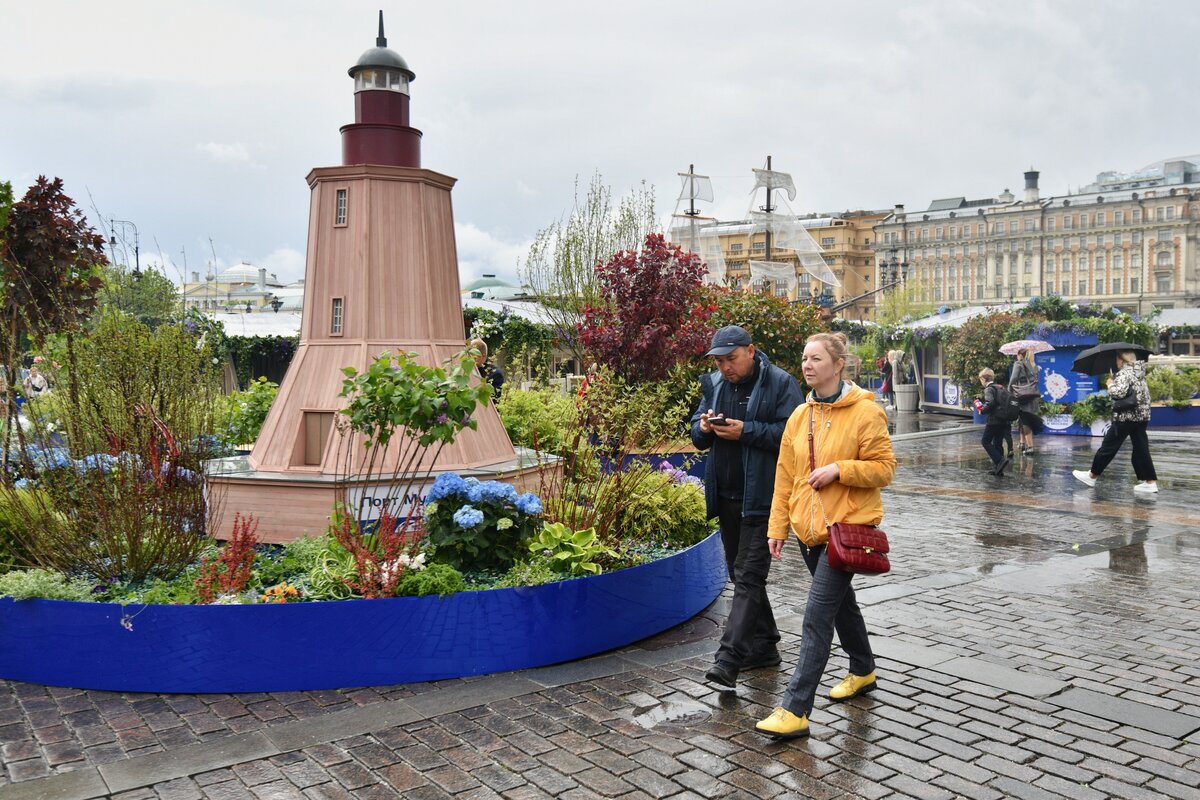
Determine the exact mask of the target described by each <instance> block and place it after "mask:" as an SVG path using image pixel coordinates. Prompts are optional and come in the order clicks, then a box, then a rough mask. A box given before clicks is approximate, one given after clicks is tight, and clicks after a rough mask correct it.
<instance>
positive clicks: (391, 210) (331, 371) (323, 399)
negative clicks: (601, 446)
mask: <svg viewBox="0 0 1200 800" xmlns="http://www.w3.org/2000/svg"><path fill="white" fill-rule="evenodd" d="M350 77H351V78H353V80H354V123H353V124H351V125H346V126H344V127H343V128H342V129H341V134H342V165H341V166H338V167H318V168H316V169H314V170H313V171H312V172H310V173H309V174H308V178H307V180H308V185H309V187H310V189H311V191H312V205H311V207H310V210H309V218H308V256H307V261H306V263H305V280H304V313H303V318H302V323H301V328H300V345H299V348H298V349H297V351H296V355H295V357H294V358H293V360H292V363H291V366H290V367H289V368H288V372H287V375H286V376H285V377H284V379H283V383H282V385H281V386H280V388H279V394H278V396H277V397H276V400H275V403H274V405H272V407H271V411H270V413H269V414H268V416H267V419H266V422H265V423H264V425H263V428H262V433H261V434H260V436H259V438H258V441H257V442H256V443H255V445H254V449H253V451H252V452H251V454H250V455H249V457H248V458H247V459H246V463H245V464H244V465H240V466H242V467H243V468H242V469H241V471H238V465H233V466H228V465H227V468H226V469H224V470H223V471H222V472H220V474H217V475H214V476H213V478H212V483H213V485H214V486H215V487H216V488H217V489H218V490H221V491H224V493H225V494H224V496H223V498H222V502H223V506H224V509H225V514H224V516H226V517H229V518H230V519H226V520H225V521H224V523H223V525H222V528H223V529H228V528H229V526H230V524H231V518H232V516H233V513H234V512H235V511H240V512H242V513H254V514H255V516H256V517H257V518H258V519H259V529H258V532H259V536H260V538H262V539H263V540H264V541H275V542H279V541H287V540H290V539H293V538H296V537H298V536H300V535H302V534H304V533H309V534H316V533H320V532H322V531H323V530H324V529H325V526H326V525H327V524H328V519H329V515H330V512H331V511H332V510H333V504H334V500H335V497H336V496H337V494H336V490H337V488H338V485H337V484H338V481H337V478H338V477H339V475H338V472H337V466H338V465H337V458H338V449H339V442H338V431H337V429H336V425H335V421H336V418H337V416H338V411H339V410H340V409H341V408H343V407H344V404H345V400H344V398H340V397H339V396H338V395H339V393H340V392H341V389H342V382H343V380H344V379H345V375H344V374H343V373H342V368H343V367H347V366H350V367H354V368H355V369H357V370H358V371H359V372H362V371H364V370H365V369H366V368H367V367H368V366H369V365H370V363H371V362H372V361H373V360H374V359H375V358H376V357H377V356H378V355H380V354H381V353H383V352H387V351H390V352H393V353H398V352H413V353H416V354H417V360H418V361H420V362H421V363H423V364H426V365H431V366H432V365H440V364H441V363H442V362H443V361H445V360H446V359H448V358H450V357H451V356H453V355H455V354H457V353H459V352H460V351H461V350H462V349H463V348H464V346H465V337H464V330H463V316H462V307H461V299H460V292H459V283H458V257H457V253H456V250H455V241H454V215H453V210H452V207H451V201H450V190H451V188H453V186H454V183H455V179H454V178H451V177H448V176H446V175H441V174H438V173H436V172H432V171H430V170H427V169H422V168H421V132H420V131H419V130H416V129H415V128H413V127H411V126H410V125H409V86H410V85H411V83H412V82H413V80H414V78H415V75H414V73H413V71H412V70H410V69H409V68H408V64H407V63H405V61H404V59H403V58H401V57H400V55H399V54H397V53H396V52H394V51H392V50H390V49H388V47H387V39H385V38H384V33H383V12H380V15H379V37H378V38H377V39H376V40H375V47H372V48H371V49H369V50H367V51H366V52H365V53H363V54H362V57H360V58H359V59H358V63H356V64H355V65H354V66H353V67H351V68H350ZM475 418H476V420H477V421H478V429H477V430H474V431H472V430H464V431H463V432H462V433H461V434H460V435H459V437H458V438H457V439H456V440H455V442H454V443H453V444H452V445H448V446H446V447H445V448H444V449H443V450H442V451H441V455H440V457H439V458H438V462H437V464H436V465H435V470H436V471H439V472H440V471H444V470H455V471H458V472H460V473H464V474H478V475H481V476H482V475H487V476H489V477H493V478H500V479H508V480H513V479H514V478H516V479H518V482H519V476H520V472H521V471H520V470H519V469H518V460H519V459H518V457H517V453H516V452H515V451H514V449H513V446H512V443H511V442H510V441H509V439H508V435H507V433H506V432H505V430H504V427H503V425H502V424H501V422H500V417H499V415H498V414H497V413H496V410H495V408H494V407H492V406H491V405H488V406H486V407H482V408H480V409H478V410H477V412H476V414H475ZM353 446H354V447H355V455H356V457H357V456H358V451H361V450H362V449H363V448H362V446H361V442H360V441H356V442H354V443H353ZM342 466H343V469H344V463H343V465H342ZM394 466H395V465H394V464H384V465H383V469H382V471H381V472H380V473H379V474H386V475H390V473H391V471H392V469H393V468H394ZM340 477H343V478H344V477H345V476H340ZM355 480H357V484H355V483H354V481H355ZM370 489H371V486H370V480H369V478H366V477H365V476H364V477H361V478H358V479H352V480H351V485H350V486H349V492H350V494H351V496H352V497H353V496H355V492H356V491H357V492H358V495H357V496H359V497H361V496H363V494H364V493H369V492H370Z"/></svg>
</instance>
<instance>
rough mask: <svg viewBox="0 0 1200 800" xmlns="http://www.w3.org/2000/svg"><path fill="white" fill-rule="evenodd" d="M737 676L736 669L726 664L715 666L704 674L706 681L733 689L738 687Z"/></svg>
mask: <svg viewBox="0 0 1200 800" xmlns="http://www.w3.org/2000/svg"><path fill="white" fill-rule="evenodd" d="M737 674H738V671H737V670H736V669H735V668H733V667H730V666H728V665H726V664H713V665H712V666H711V667H709V669H708V672H706V673H704V680H706V681H708V682H709V683H715V684H717V685H718V686H724V687H726V688H728V689H733V688H735V687H736V686H737Z"/></svg>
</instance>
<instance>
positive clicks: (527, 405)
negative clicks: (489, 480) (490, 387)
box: [496, 387, 576, 453]
mask: <svg viewBox="0 0 1200 800" xmlns="http://www.w3.org/2000/svg"><path fill="white" fill-rule="evenodd" d="M496 410H497V411H499V412H500V419H501V420H502V421H503V422H504V429H505V430H506V431H508V438H510V439H512V443H513V444H515V445H518V446H520V447H534V446H535V445H536V446H537V449H539V450H543V451H545V452H547V453H561V452H562V451H563V448H564V446H565V445H566V444H567V441H568V437H569V436H570V432H571V431H572V430H573V428H574V421H575V417H576V408H575V396H574V395H564V394H563V393H562V392H560V391H557V390H555V389H552V388H549V387H545V388H541V389H529V390H521V389H505V390H504V392H503V393H502V394H501V395H500V400H499V402H498V403H497V404H496Z"/></svg>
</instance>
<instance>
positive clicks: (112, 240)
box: [108, 219, 142, 277]
mask: <svg viewBox="0 0 1200 800" xmlns="http://www.w3.org/2000/svg"><path fill="white" fill-rule="evenodd" d="M108 224H109V230H110V231H111V235H110V236H109V239H108V243H109V245H110V246H112V247H116V245H117V226H118V225H120V226H121V245H122V247H124V246H125V244H126V242H127V241H128V240H127V239H126V237H125V226H129V227H131V228H133V275H134V277H138V276H140V275H141V274H142V264H141V257H140V255H139V253H138V249H139V248H138V229H137V225H134V224H133V223H132V222H130V221H129V220H127V219H110V220H109V221H108ZM125 259H126V260H127V261H128V259H129V251H128V250H126V251H125ZM125 266H129V265H128V264H126V265H125Z"/></svg>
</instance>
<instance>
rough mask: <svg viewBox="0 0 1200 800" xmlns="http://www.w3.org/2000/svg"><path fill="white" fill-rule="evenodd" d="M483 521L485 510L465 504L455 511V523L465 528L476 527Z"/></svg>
mask: <svg viewBox="0 0 1200 800" xmlns="http://www.w3.org/2000/svg"><path fill="white" fill-rule="evenodd" d="M481 522H483V512H482V511H480V510H479V509H477V508H472V507H471V506H463V507H462V508H460V509H459V510H458V511H455V512H454V524H456V525H458V527H460V528H462V529H463V530H467V529H468V528H474V527H475V526H476V525H478V524H479V523H481Z"/></svg>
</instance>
